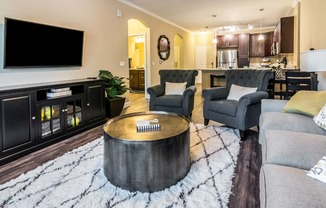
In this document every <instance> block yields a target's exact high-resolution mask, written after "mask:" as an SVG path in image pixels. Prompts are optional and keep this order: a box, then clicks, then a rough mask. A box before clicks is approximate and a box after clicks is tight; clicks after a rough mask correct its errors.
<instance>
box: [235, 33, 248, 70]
mask: <svg viewBox="0 0 326 208" xmlns="http://www.w3.org/2000/svg"><path fill="white" fill-rule="evenodd" d="M238 51H239V64H238V66H239V68H243V67H244V66H249V34H248V33H247V34H240V35H239V48H238Z"/></svg>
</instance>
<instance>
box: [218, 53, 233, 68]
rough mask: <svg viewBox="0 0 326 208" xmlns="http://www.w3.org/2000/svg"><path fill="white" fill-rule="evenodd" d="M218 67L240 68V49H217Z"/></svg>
mask: <svg viewBox="0 0 326 208" xmlns="http://www.w3.org/2000/svg"><path fill="white" fill-rule="evenodd" d="M216 55H217V57H216V58H217V67H222V68H238V50H237V49H224V50H217V54H216Z"/></svg>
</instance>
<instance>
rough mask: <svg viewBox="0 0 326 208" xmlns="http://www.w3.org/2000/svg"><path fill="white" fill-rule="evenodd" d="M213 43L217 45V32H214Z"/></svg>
mask: <svg viewBox="0 0 326 208" xmlns="http://www.w3.org/2000/svg"><path fill="white" fill-rule="evenodd" d="M212 43H213V44H216V43H217V38H216V30H214V37H213V40H212Z"/></svg>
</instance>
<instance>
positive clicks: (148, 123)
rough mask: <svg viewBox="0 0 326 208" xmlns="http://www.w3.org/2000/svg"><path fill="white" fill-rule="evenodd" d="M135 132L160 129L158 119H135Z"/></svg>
mask: <svg viewBox="0 0 326 208" xmlns="http://www.w3.org/2000/svg"><path fill="white" fill-rule="evenodd" d="M136 129H137V132H144V131H160V130H161V125H160V124H159V122H158V119H153V120H137V121H136Z"/></svg>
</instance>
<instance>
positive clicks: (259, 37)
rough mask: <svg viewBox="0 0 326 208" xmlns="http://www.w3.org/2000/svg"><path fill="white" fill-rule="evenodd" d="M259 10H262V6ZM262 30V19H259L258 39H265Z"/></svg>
mask: <svg viewBox="0 0 326 208" xmlns="http://www.w3.org/2000/svg"><path fill="white" fill-rule="evenodd" d="M259 11H260V12H262V11H264V9H263V8H262V9H259ZM262 30H263V20H262V19H261V20H260V34H259V36H258V40H264V39H265V38H264V35H263V33H262Z"/></svg>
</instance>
